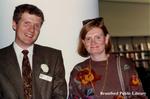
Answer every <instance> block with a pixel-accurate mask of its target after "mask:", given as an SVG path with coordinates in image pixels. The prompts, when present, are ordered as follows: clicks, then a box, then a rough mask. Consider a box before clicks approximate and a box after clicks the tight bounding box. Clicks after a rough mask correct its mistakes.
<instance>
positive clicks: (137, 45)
mask: <svg viewBox="0 0 150 99" xmlns="http://www.w3.org/2000/svg"><path fill="white" fill-rule="evenodd" d="M111 42H112V53H113V54H119V55H120V56H125V57H127V58H130V59H132V60H133V62H135V64H136V67H140V66H143V67H144V68H145V69H149V68H150V36H112V38H111Z"/></svg>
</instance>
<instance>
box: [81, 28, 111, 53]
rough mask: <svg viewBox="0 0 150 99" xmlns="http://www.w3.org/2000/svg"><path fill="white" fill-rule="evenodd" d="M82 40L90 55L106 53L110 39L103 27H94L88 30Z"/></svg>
mask: <svg viewBox="0 0 150 99" xmlns="http://www.w3.org/2000/svg"><path fill="white" fill-rule="evenodd" d="M82 42H83V44H84V45H85V48H86V50H87V51H88V53H89V54H90V55H100V54H105V45H106V44H107V42H108V39H107V36H105V35H104V33H103V30H102V29H100V28H98V27H94V28H92V29H91V30H90V31H88V32H87V34H86V36H85V39H84V40H83V41H82Z"/></svg>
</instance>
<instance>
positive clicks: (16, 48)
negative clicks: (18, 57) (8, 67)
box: [13, 42, 33, 55]
mask: <svg viewBox="0 0 150 99" xmlns="http://www.w3.org/2000/svg"><path fill="white" fill-rule="evenodd" d="M13 47H14V49H15V51H16V52H22V51H23V50H24V49H22V48H21V47H20V46H19V45H18V44H17V43H16V42H14V43H13ZM26 50H28V51H29V55H32V54H33V44H32V45H31V46H29V47H28V48H27V49H26Z"/></svg>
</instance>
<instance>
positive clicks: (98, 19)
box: [82, 17, 103, 25]
mask: <svg viewBox="0 0 150 99" xmlns="http://www.w3.org/2000/svg"><path fill="white" fill-rule="evenodd" d="M102 20H103V18H102V17H98V18H94V19H87V20H84V21H83V22H82V24H83V25H86V24H87V23H89V22H91V21H99V22H101V21H102Z"/></svg>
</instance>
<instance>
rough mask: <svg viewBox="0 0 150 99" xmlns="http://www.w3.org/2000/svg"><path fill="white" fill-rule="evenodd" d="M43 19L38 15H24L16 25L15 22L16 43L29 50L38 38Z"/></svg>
mask: <svg viewBox="0 0 150 99" xmlns="http://www.w3.org/2000/svg"><path fill="white" fill-rule="evenodd" d="M41 23H42V19H41V18H40V17H38V16H36V15H33V14H29V13H27V12H25V13H23V14H22V16H21V19H20V20H19V21H18V23H16V22H15V21H13V29H14V30H15V31H16V38H15V42H16V43H17V44H18V45H19V46H20V47H22V48H23V49H26V48H28V47H29V46H30V45H32V44H33V43H34V42H35V41H36V40H37V38H38V35H39V33H40V29H41Z"/></svg>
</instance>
